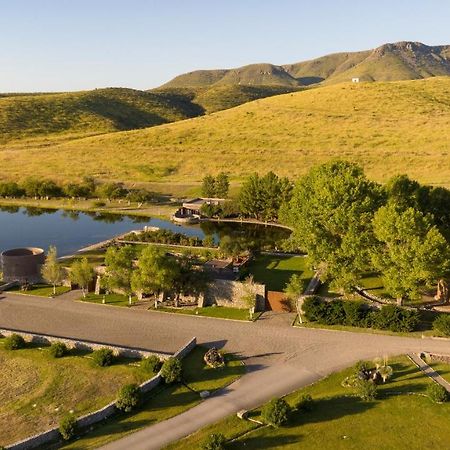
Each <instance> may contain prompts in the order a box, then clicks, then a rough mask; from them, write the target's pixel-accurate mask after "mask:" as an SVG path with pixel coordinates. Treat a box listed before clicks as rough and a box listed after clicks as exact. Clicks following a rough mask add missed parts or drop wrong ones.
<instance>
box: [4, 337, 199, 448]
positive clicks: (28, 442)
mask: <svg viewBox="0 0 450 450" xmlns="http://www.w3.org/2000/svg"><path fill="white" fill-rule="evenodd" d="M4 331H7V332H8V333H9V334H12V333H13V331H11V330H3V329H0V334H3V335H5V334H4ZM14 332H15V333H16V334H21V335H22V336H23V337H24V339H25V336H30V335H32V336H40V335H34V334H31V333H24V332H16V331H14ZM45 337H46V338H48V337H49V336H45ZM50 337H51V336H50ZM54 340H55V341H56V340H57V341H59V342H66V340H65V339H61V338H54ZM69 341H74V340H72V339H69ZM34 342H36V341H34ZM47 342H49V341H47ZM74 342H80V341H74ZM196 345H197V339H196V338H195V337H194V338H192V339H191V340H190V341H189V342H187V343H186V344H185V345H184V346H183V347H181V348H180V349H179V350H178V351H177V352H176V353H174V354H173V356H174V357H176V358H178V359H183V358H184V357H185V356H186V355H188V354H189V353H190V352H191V350H193V349H194V347H195V346H196ZM104 347H106V346H105V345H102V348H104ZM107 347H108V348H112V347H114V348H116V349H124V348H125V347H115V346H107ZM136 351H137V352H141V355H143V356H148V355H150V354H152V355H158V356H159V355H162V353H155V352H145V351H144V350H140V349H136ZM144 353H145V354H144ZM121 354H122V355H124V354H123V353H121ZM134 355H136V353H135V354H134ZM168 356H169V355H167V354H164V357H165V358H167V357H168ZM161 382H162V377H161V375H160V374H159V373H158V374H157V375H155V376H154V377H152V378H150V379H149V380H147V381H144V382H143V383H142V384H140V385H139V388H140V391H141V392H142V393H143V394H145V393H147V392H150V391H151V390H152V389H154V388H155V387H156V386H158V385H159V384H160V383H161ZM115 405H116V402H115V401H114V402H111V403H109V404H108V405H106V406H104V407H103V408H101V409H99V410H97V411H94V412H92V413H89V414H86V415H84V416H82V417H79V418H78V419H77V426H78V428H86V427H89V426H91V425H94V424H96V423H99V422H101V421H103V420H105V419H107V418H108V417H111V416H112V415H113V414H115V413H116V406H115ZM60 437H61V435H60V433H59V430H58V427H55V428H52V429H51V430H48V431H44V432H43V433H39V434H36V435H34V436H31V437H29V438H27V439H24V440H22V441H20V442H16V443H14V444H11V445H9V446H6V447H5V449H6V450H31V449H33V448H36V447H40V446H42V445H46V444H49V443H52V442H55V441H58V440H59V439H60Z"/></svg>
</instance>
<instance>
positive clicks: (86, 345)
mask: <svg viewBox="0 0 450 450" xmlns="http://www.w3.org/2000/svg"><path fill="white" fill-rule="evenodd" d="M11 334H19V335H20V336H22V337H23V338H24V339H25V341H27V342H35V343H39V344H51V343H53V342H63V343H64V344H66V345H67V347H68V348H74V349H79V350H92V351H94V350H99V349H101V348H109V349H111V350H112V351H113V353H114V355H116V356H124V357H126V358H136V359H140V358H144V357H147V356H150V355H156V356H158V357H159V358H161V359H167V358H168V357H169V356H172V355H170V354H169V353H162V352H156V351H151V350H144V349H139V348H133V347H120V346H118V345H111V344H105V343H101V342H93V341H84V340H78V339H70V338H65V337H58V336H49V335H46V334H37V333H29V332H27V331H21V330H12V329H8V328H0V337H1V336H4V337H8V336H10V335H11Z"/></svg>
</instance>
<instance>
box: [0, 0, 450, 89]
mask: <svg viewBox="0 0 450 450" xmlns="http://www.w3.org/2000/svg"><path fill="white" fill-rule="evenodd" d="M449 24H450V1H448V0H377V1H365V0H359V1H358V0H352V1H350V0H345V1H344V0H333V1H332V0H322V1H303V0H297V1H295V0H221V1H218V0H159V1H158V0H147V1H146V0H119V1H118V0H0V92H43V91H53V92H54V91H74V90H83V89H93V88H97V87H111V86H121V87H131V88H136V89H150V88H152V87H156V86H159V85H161V84H163V83H164V82H166V81H169V80H170V79H171V78H173V77H174V76H176V75H179V74H181V73H184V72H189V71H192V70H196V69H214V68H230V67H239V66H242V65H246V64H251V63H258V62H270V63H273V64H288V63H294V62H298V61H302V60H306V59H311V58H315V57H319V56H323V55H325V54H328V53H334V52H339V51H356V50H367V49H370V48H375V47H378V46H379V45H381V44H383V43H386V42H396V41H402V40H411V41H420V42H423V43H425V44H428V45H444V44H450V25H449Z"/></svg>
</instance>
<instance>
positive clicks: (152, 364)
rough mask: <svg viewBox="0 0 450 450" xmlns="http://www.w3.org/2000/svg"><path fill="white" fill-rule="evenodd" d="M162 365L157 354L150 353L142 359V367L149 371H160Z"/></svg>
mask: <svg viewBox="0 0 450 450" xmlns="http://www.w3.org/2000/svg"><path fill="white" fill-rule="evenodd" d="M161 365H162V363H161V360H160V359H159V358H158V357H157V356H156V355H150V356H149V357H148V358H143V359H142V361H141V368H142V369H143V370H144V371H145V372H148V373H158V372H159V369H161Z"/></svg>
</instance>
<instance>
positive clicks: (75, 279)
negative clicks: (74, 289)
mask: <svg viewBox="0 0 450 450" xmlns="http://www.w3.org/2000/svg"><path fill="white" fill-rule="evenodd" d="M93 277H94V269H93V268H92V267H91V266H90V264H89V262H88V260H87V258H81V259H80V260H75V261H74V262H73V263H72V266H71V267H70V281H71V282H72V283H74V284H76V285H78V286H79V287H80V288H81V292H82V294H83V298H86V292H87V291H88V289H89V283H90V282H91V281H92V278H93Z"/></svg>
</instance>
